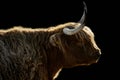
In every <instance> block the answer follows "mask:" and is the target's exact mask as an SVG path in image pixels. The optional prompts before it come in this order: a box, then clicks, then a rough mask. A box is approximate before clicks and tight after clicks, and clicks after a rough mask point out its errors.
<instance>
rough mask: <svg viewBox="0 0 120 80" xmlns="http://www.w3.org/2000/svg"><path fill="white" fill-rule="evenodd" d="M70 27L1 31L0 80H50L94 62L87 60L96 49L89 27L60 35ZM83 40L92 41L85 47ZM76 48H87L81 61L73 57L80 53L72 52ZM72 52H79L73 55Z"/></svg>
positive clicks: (21, 28)
mask: <svg viewBox="0 0 120 80" xmlns="http://www.w3.org/2000/svg"><path fill="white" fill-rule="evenodd" d="M73 25H75V23H74V22H69V23H65V24H61V25H57V26H52V27H49V28H37V29H32V28H23V27H21V26H16V27H13V28H11V29H7V30H0V80H53V77H54V76H55V75H56V73H57V72H58V71H59V70H60V69H62V68H64V67H74V66H78V65H79V66H80V65H82V64H86V65H87V64H91V63H93V62H92V61H93V60H94V61H95V59H93V60H92V59H91V58H90V59H88V58H89V57H87V55H90V52H94V51H95V50H96V49H99V48H98V47H95V48H94V46H96V44H95V42H94V34H93V33H92V31H91V30H90V29H89V28H88V27H85V28H84V29H83V30H81V31H79V33H77V34H75V35H72V36H68V35H65V34H64V33H63V32H62V30H63V28H64V27H73ZM90 31H91V32H90ZM89 33H90V34H89ZM53 35H54V36H53ZM51 36H53V37H51ZM87 39H88V40H87ZM84 40H87V41H90V40H91V41H92V42H90V43H91V45H90V46H89V45H87V44H85V42H86V41H84ZM72 43H73V44H72ZM92 44H94V45H93V46H92ZM76 45H77V46H78V48H79V49H82V48H80V47H79V46H84V48H85V49H88V50H86V52H88V54H86V57H87V58H85V59H84V56H83V55H82V56H83V58H82V57H76V56H77V55H79V54H82V53H81V52H82V51H83V50H82V51H81V52H79V50H78V51H76V50H77V49H76V50H74V48H75V46H76ZM86 46H89V47H91V46H92V47H91V48H86ZM76 48H77V47H76ZM69 50H70V51H69ZM73 51H76V52H78V53H75V56H74V52H73ZM72 52H73V53H72ZM88 60H89V61H88ZM90 60H91V61H90ZM85 61H86V62H87V63H86V62H85Z"/></svg>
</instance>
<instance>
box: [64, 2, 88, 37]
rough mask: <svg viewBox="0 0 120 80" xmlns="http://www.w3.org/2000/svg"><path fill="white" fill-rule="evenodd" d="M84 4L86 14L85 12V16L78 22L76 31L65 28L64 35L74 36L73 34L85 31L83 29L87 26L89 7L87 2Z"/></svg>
mask: <svg viewBox="0 0 120 80" xmlns="http://www.w3.org/2000/svg"><path fill="white" fill-rule="evenodd" d="M83 4H84V12H83V15H82V17H81V19H80V21H78V22H77V23H76V25H75V28H74V29H69V28H64V29H63V33H64V34H66V35H73V34H75V33H77V32H78V31H80V30H81V29H83V27H84V26H85V17H86V13H87V6H86V4H85V2H83Z"/></svg>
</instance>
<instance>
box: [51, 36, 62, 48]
mask: <svg viewBox="0 0 120 80" xmlns="http://www.w3.org/2000/svg"><path fill="white" fill-rule="evenodd" d="M49 41H50V43H51V44H52V45H53V46H56V47H57V46H58V44H59V43H60V42H59V39H58V37H57V34H53V35H51V36H50V38H49Z"/></svg>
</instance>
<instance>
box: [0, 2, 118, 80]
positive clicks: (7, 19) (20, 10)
mask: <svg viewBox="0 0 120 80" xmlns="http://www.w3.org/2000/svg"><path fill="white" fill-rule="evenodd" d="M85 2H86V4H87V7H88V13H87V18H86V25H87V26H89V27H90V28H91V29H92V30H93V32H94V34H95V39H96V42H97V44H98V46H99V47H100V48H101V50H102V56H101V58H100V60H99V62H98V63H97V64H93V65H91V66H87V67H86V66H82V67H75V68H72V69H63V70H62V72H61V73H60V75H59V76H58V78H57V79H56V80H99V79H100V80H103V79H109V78H114V80H115V78H117V76H118V75H117V71H118V65H119V63H118V61H119V60H118V59H119V58H118V57H119V56H118V53H119V52H117V50H118V49H117V48H118V47H119V45H118V43H117V40H118V37H117V36H118V35H117V34H118V33H117V30H118V29H117V27H116V26H115V24H116V23H117V21H116V19H115V18H117V17H116V15H117V14H116V13H117V11H118V10H117V9H116V8H117V6H116V5H117V4H116V3H114V1H109V2H104V1H98V0H96V1H92V2H91V1H90V0H89V1H87V0H85ZM82 12H83V4H82V0H81V1H75V0H73V1H72V0H71V1H66V2H65V1H53V2H52V1H44V2H43V1H37V2H35V1H34V2H33V1H29V2H20V1H17V2H14V3H10V2H4V3H3V4H2V3H1V7H0V29H7V28H11V27H13V26H19V25H20V26H24V27H32V28H38V27H49V26H54V25H58V24H62V23H66V22H70V21H75V22H76V21H78V20H79V19H80V18H81V16H82ZM115 43H117V44H116V45H115ZM117 46H118V47H117Z"/></svg>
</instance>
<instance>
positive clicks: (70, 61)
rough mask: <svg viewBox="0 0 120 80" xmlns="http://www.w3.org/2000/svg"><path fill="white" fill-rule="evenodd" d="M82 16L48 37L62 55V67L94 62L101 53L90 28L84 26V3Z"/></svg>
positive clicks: (85, 9) (85, 8)
mask: <svg viewBox="0 0 120 80" xmlns="http://www.w3.org/2000/svg"><path fill="white" fill-rule="evenodd" d="M84 5H85V7H84V12H83V16H82V18H81V19H80V21H78V22H77V23H68V24H67V26H65V27H64V28H63V29H62V32H59V33H55V34H53V35H52V36H51V37H50V42H51V43H52V45H53V46H55V47H58V48H59V49H60V50H61V51H62V52H63V55H64V60H65V62H64V67H74V66H80V65H89V64H92V63H96V62H97V61H98V59H99V57H100V55H101V51H100V48H99V47H98V46H97V44H96V42H95V38H94V33H93V32H92V30H91V29H90V28H89V27H87V26H85V17H86V13H87V7H86V4H85V3H84Z"/></svg>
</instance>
